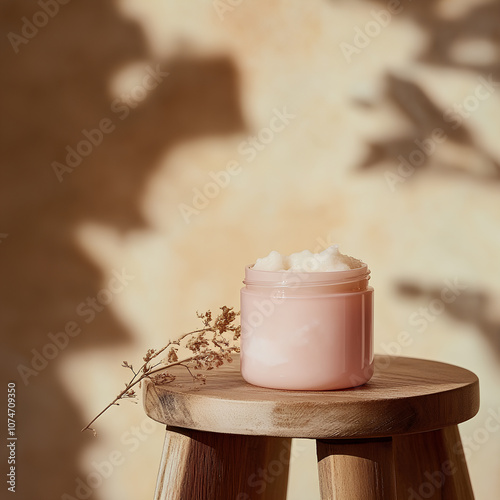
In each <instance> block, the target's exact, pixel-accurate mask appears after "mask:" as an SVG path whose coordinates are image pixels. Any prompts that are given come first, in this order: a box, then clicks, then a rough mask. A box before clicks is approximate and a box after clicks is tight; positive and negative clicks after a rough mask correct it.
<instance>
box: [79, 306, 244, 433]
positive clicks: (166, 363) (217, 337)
mask: <svg viewBox="0 0 500 500" xmlns="http://www.w3.org/2000/svg"><path fill="white" fill-rule="evenodd" d="M221 311H222V313H221V314H219V315H218V316H217V317H216V318H215V319H212V313H211V312H210V311H207V312H206V313H203V314H198V313H197V316H198V317H199V318H200V319H201V320H202V322H203V324H204V328H200V329H198V330H193V331H192V332H188V333H184V334H182V335H181V336H180V337H179V338H178V339H176V340H169V341H168V342H167V344H166V345H165V346H163V347H162V348H161V349H158V350H154V349H149V350H148V351H147V353H146V355H145V356H144V358H143V361H144V363H143V364H142V366H141V367H140V368H139V370H137V371H136V370H134V368H133V367H132V365H130V364H129V363H128V362H127V361H124V362H123V364H122V366H123V367H125V368H128V369H130V370H131V371H132V373H133V374H134V375H133V377H132V378H131V379H130V380H129V382H128V383H126V384H125V389H123V390H122V391H121V392H120V393H119V394H118V396H116V397H115V398H114V399H113V400H112V401H111V402H110V403H109V404H108V405H107V406H106V407H105V408H104V409H103V410H101V411H100V412H99V413H98V414H97V415H96V416H95V417H94V418H93V419H92V420H91V421H90V422H89V423H88V424H87V425H86V426H85V427H84V428H83V429H82V432H83V431H85V430H91V431H92V432H93V433H94V435H97V433H96V430H95V429H94V428H92V427H91V425H92V424H93V423H94V422H95V421H96V420H97V419H98V418H99V417H100V416H101V415H102V414H103V413H105V412H106V411H107V410H109V408H111V407H112V406H114V405H118V401H120V400H122V399H131V398H135V397H136V393H135V391H134V390H133V387H135V386H136V385H137V384H140V382H141V381H142V380H144V379H145V378H146V377H147V378H149V379H150V380H152V381H153V382H154V383H168V382H171V381H172V380H174V379H175V376H174V375H172V374H170V373H168V369H170V368H172V367H174V366H179V365H180V366H184V367H185V368H186V369H187V370H188V372H189V374H190V375H191V376H192V377H193V380H196V381H202V382H204V381H205V379H204V376H203V375H200V374H198V375H193V373H192V371H191V368H194V369H195V370H197V369H201V368H205V369H207V370H212V369H213V368H217V367H219V366H221V365H222V364H223V363H224V362H225V361H227V362H231V361H232V358H231V354H232V353H234V352H239V346H238V344H231V343H230V341H229V340H228V339H227V338H226V337H225V336H224V334H227V333H231V334H232V340H233V341H237V340H238V339H239V337H240V326H239V325H235V324H234V322H235V319H236V316H238V315H239V313H235V312H234V311H233V308H229V307H226V306H223V307H221ZM208 332H211V333H212V334H213V336H212V337H210V338H207V337H206V334H207V333H208ZM185 339H187V341H186V342H185V343H184V344H185V345H183V347H185V348H187V349H189V350H190V351H191V353H192V355H191V356H188V357H186V358H184V359H180V360H179V359H178V358H177V354H176V352H177V348H178V347H181V346H182V344H183V342H182V341H183V340H185ZM175 346H176V347H175ZM169 348H170V351H169V353H168V357H167V359H164V360H162V361H160V362H158V363H156V364H154V365H151V364H150V363H151V360H153V359H155V358H157V357H158V356H159V355H160V354H162V353H163V352H165V351H166V350H167V349H169ZM159 372H164V373H163V374H161V375H155V377H152V375H153V374H158V373H159Z"/></svg>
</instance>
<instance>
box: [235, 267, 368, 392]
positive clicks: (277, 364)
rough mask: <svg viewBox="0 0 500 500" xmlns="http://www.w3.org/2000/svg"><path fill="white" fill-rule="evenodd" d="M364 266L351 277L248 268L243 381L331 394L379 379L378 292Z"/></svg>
mask: <svg viewBox="0 0 500 500" xmlns="http://www.w3.org/2000/svg"><path fill="white" fill-rule="evenodd" d="M369 279H370V271H369V269H368V267H367V266H366V264H363V265H362V266H361V267H359V268H356V269H349V270H347V271H330V272H291V271H263V270H254V269H252V267H250V266H247V267H246V268H245V280H244V282H243V283H244V284H245V286H244V287H243V288H242V289H241V328H242V329H241V374H242V376H243V378H244V379H245V380H246V381H247V382H249V383H250V384H253V385H257V386H261V387H268V388H272V389H288V390H308V391H325V390H332V389H346V388H349V387H356V386H358V385H361V384H364V383H365V382H367V381H368V380H370V378H371V377H372V375H373V288H372V287H370V286H368V280H369Z"/></svg>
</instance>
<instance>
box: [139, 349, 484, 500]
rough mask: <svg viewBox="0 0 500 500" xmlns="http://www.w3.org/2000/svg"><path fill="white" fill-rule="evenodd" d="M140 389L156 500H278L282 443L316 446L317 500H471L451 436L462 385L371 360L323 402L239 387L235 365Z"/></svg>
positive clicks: (466, 414)
mask: <svg viewBox="0 0 500 500" xmlns="http://www.w3.org/2000/svg"><path fill="white" fill-rule="evenodd" d="M175 374H176V375H177V378H176V380H175V381H174V382H172V383H169V384H165V385H162V386H155V385H154V384H152V383H151V382H148V383H146V385H145V388H144V407H145V410H146V413H147V414H148V415H149V416H150V417H151V418H153V419H154V420H156V421H158V422H161V423H163V424H166V425H167V432H166V438H165V445H164V449H163V456H162V459H161V464H160V471H159V476H158V482H157V487H156V496H155V499H156V500H202V499H203V500H206V499H210V500H212V499H213V500H226V499H227V500H229V499H231V500H254V499H266V500H284V499H285V498H286V489H287V480H288V464H289V461H290V457H291V452H290V448H291V438H312V439H316V446H317V455H318V467H319V477H320V491H321V498H322V499H323V500H326V499H335V500H375V499H376V500H393V499H398V500H402V499H405V500H421V499H440V500H471V499H473V498H474V496H473V493H472V487H471V484H470V479H469V473H468V471H467V465H466V463H465V459H464V454H463V450H462V443H461V440H460V435H459V432H458V428H457V424H458V423H460V422H463V421H465V420H468V419H470V418H472V417H473V416H474V415H475V414H476V413H477V411H478V409H479V382H478V379H477V377H476V375H474V374H473V373H471V372H470V371H468V370H465V369H463V368H459V367H456V366H452V365H447V364H444V363H437V362H434V361H425V360H421V359H412V358H403V357H391V356H378V357H376V360H375V375H374V376H373V378H372V380H370V382H368V383H367V384H366V385H364V386H362V387H358V388H354V389H347V390H341V391H325V392H302V391H300V392H299V391H297V392H295V391H279V390H272V389H263V388H260V387H255V386H252V385H249V384H247V383H246V382H245V381H244V380H243V379H242V378H241V375H240V373H239V364H238V362H237V361H236V362H235V363H233V364H231V365H228V366H223V367H221V368H219V369H217V370H213V371H210V372H207V374H208V376H207V383H206V385H200V384H198V383H194V382H193V381H192V379H191V377H190V376H189V374H188V373H187V370H186V369H184V368H182V367H176V369H175Z"/></svg>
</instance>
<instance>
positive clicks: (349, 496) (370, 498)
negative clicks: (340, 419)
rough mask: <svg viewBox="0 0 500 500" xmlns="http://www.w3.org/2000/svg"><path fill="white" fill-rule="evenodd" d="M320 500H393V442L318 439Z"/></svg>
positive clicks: (394, 496)
mask: <svg viewBox="0 0 500 500" xmlns="http://www.w3.org/2000/svg"><path fill="white" fill-rule="evenodd" d="M316 447H317V452H318V468H319V481H320V491H321V499H322V500H360V499H363V500H395V499H396V490H395V479H394V464H393V461H392V441H391V439H390V438H384V439H356V440H347V439H345V440H343V439H338V440H328V441H324V440H317V441H316Z"/></svg>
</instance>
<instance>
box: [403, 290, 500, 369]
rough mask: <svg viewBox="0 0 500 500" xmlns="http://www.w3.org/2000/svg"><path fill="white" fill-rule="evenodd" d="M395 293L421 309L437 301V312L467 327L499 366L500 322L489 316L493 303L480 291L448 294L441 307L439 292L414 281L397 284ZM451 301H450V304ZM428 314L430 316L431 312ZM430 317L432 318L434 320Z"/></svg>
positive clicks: (440, 291)
mask: <svg viewBox="0 0 500 500" xmlns="http://www.w3.org/2000/svg"><path fill="white" fill-rule="evenodd" d="M396 290H397V292H398V293H399V294H400V295H401V296H402V297H405V298H410V299H418V300H419V302H421V303H422V301H423V304H424V306H425V307H427V306H428V304H429V303H430V302H431V301H434V300H435V301H439V304H441V305H440V306H438V307H436V308H435V310H436V311H438V310H440V309H443V313H444V314H447V315H448V316H450V317H451V318H453V319H454V320H456V321H458V322H461V323H465V324H467V325H471V326H472V327H474V328H475V329H476V330H477V331H479V332H480V333H481V334H482V335H483V336H484V339H485V340H486V342H487V343H488V345H489V346H490V347H491V349H492V351H493V352H494V354H495V356H496V359H497V360H498V362H500V319H499V318H498V316H497V318H495V317H494V316H493V311H495V310H496V309H497V308H495V307H494V304H495V303H496V300H495V299H494V298H493V297H491V296H489V295H488V294H487V293H485V292H482V291H469V290H460V291H459V293H458V292H457V293H456V294H451V295H450V293H449V292H448V295H447V296H446V300H447V301H450V302H449V303H445V302H443V300H442V293H443V288H442V287H437V286H432V285H430V286H424V285H418V284H415V283H414V281H404V280H403V281H400V282H399V283H398V284H397V286H396ZM452 299H453V300H452ZM427 308H428V307H427ZM429 314H431V315H432V314H433V313H432V310H431V312H430V313H429ZM438 316H439V315H436V314H434V315H433V316H432V317H435V318H437V317H438Z"/></svg>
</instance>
